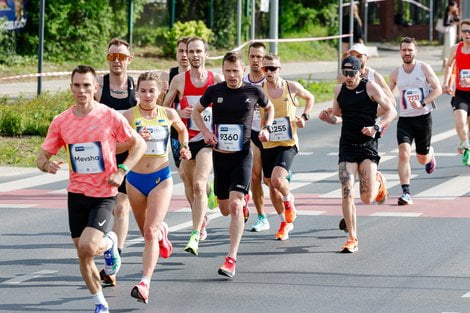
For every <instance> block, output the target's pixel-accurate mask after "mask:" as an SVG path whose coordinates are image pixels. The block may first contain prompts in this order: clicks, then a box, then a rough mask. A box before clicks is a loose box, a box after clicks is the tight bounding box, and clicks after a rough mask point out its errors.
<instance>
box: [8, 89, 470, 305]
mask: <svg viewBox="0 0 470 313" xmlns="http://www.w3.org/2000/svg"><path fill="white" fill-rule="evenodd" d="M438 105H439V109H438V110H437V111H436V112H435V113H434V114H433V116H434V143H433V146H434V148H435V151H436V154H437V162H438V165H437V169H436V171H435V172H434V173H433V174H432V175H428V174H426V173H425V171H424V168H423V167H422V166H420V165H419V164H418V163H417V162H416V160H413V162H412V174H413V175H414V176H413V179H412V183H411V191H412V194H413V197H414V198H413V199H414V202H415V204H414V205H412V206H406V207H402V206H397V205H396V200H397V197H398V196H399V195H400V193H401V191H400V187H399V182H398V176H397V170H396V166H397V151H396V140H395V123H394V124H393V125H392V126H391V127H390V129H389V130H388V133H387V134H386V135H385V138H383V139H382V141H381V144H380V150H381V151H382V162H381V164H380V166H379V167H380V170H382V172H383V173H384V174H385V176H386V177H387V179H388V182H389V186H390V188H389V191H390V193H391V198H390V200H389V201H388V202H387V203H386V204H385V205H383V206H378V205H375V204H374V205H367V206H366V205H362V204H359V203H360V202H359V201H358V202H357V203H358V215H359V218H358V229H359V251H358V252H357V253H355V254H351V255H345V254H340V253H338V250H339V248H340V247H341V245H342V244H343V243H344V242H345V240H346V234H345V233H344V232H342V231H340V230H338V221H339V219H340V216H341V209H340V203H341V201H340V197H339V183H338V180H337V175H336V171H337V165H336V164H337V155H336V153H337V142H338V136H339V130H340V129H339V127H337V126H331V125H327V124H324V123H322V122H320V121H319V120H318V119H314V120H313V121H311V122H310V123H309V124H308V127H307V128H306V129H304V130H302V131H301V133H300V137H301V153H300V154H299V155H298V156H297V157H296V159H295V164H294V166H293V172H294V175H293V181H292V189H293V193H294V195H295V196H296V205H297V208H298V210H299V217H298V218H297V220H296V222H295V229H294V230H293V231H292V232H291V235H290V239H289V240H287V241H282V242H281V241H276V240H274V234H275V232H276V230H277V228H278V226H279V218H278V217H277V216H276V215H275V214H271V215H269V221H270V223H271V229H270V230H269V231H266V232H261V233H253V232H250V231H246V232H245V234H244V237H243V238H242V242H241V248H240V254H239V257H238V262H237V273H236V276H235V277H234V279H233V280H226V279H224V278H222V277H221V276H219V275H217V269H218V267H219V266H220V265H221V263H222V262H223V257H224V255H225V253H226V251H227V249H228V243H229V237H228V223H229V219H228V218H225V217H221V216H220V214H219V213H218V212H217V211H214V212H210V218H211V221H210V224H209V227H208V234H209V236H208V239H207V241H205V242H203V243H201V245H200V254H199V256H198V257H195V256H192V255H190V254H188V253H186V252H184V251H183V247H184V245H185V244H186V241H187V239H188V237H189V234H190V228H191V226H190V220H191V217H190V212H189V209H188V205H187V203H185V201H184V200H183V199H184V197H183V189H182V186H181V182H180V180H179V178H178V177H177V174H174V175H173V177H174V181H175V190H174V199H173V201H172V204H171V209H170V211H171V212H170V213H169V214H168V216H167V222H168V224H169V225H170V230H171V233H170V240H171V241H172V242H173V245H174V254H173V256H172V257H171V258H169V259H166V260H160V261H159V264H158V265H157V270H156V272H155V273H154V276H153V280H152V284H151V295H150V303H149V304H147V305H144V304H142V303H137V302H136V301H135V300H134V299H133V298H131V297H130V295H129V293H130V290H131V288H132V286H133V285H134V284H135V283H137V282H138V280H139V279H140V276H141V270H142V266H141V254H142V250H143V241H142V238H141V237H140V235H139V233H138V230H137V227H136V225H135V223H134V222H133V221H132V225H131V230H130V233H129V237H128V243H127V248H126V249H125V251H124V257H123V266H122V268H121V271H120V273H119V277H118V285H117V286H116V287H112V288H106V289H105V290H104V294H105V296H106V298H107V299H108V301H109V303H110V305H111V312H159V313H160V312H161V313H163V312H165V313H167V312H175V313H179V312H195V313H199V312H201V313H202V312H204V313H205V312H220V313H231V312H270V313H271V312H272V313H277V312H321V313H323V312H338V313H339V312H348V313H356V312H357V313H369V312H370V313H379V312H380V313H381V312H384V313H396V312H410V313H411V312H412V313H430V312H438V313H441V312H460V313H464V312H470V309H469V308H470V299H469V297H470V249H469V248H468V229H469V228H470V219H469V218H470V210H469V209H468V203H469V201H468V200H469V198H468V196H469V195H470V184H469V182H470V168H467V167H463V166H462V165H461V160H460V157H459V156H458V155H457V153H456V145H457V141H458V140H457V137H456V135H455V132H454V131H453V120H452V115H451V114H452V112H451V109H450V105H449V97H441V98H440V100H439V102H438ZM66 177H67V172H65V171H63V172H61V173H59V174H58V175H57V176H53V175H45V174H41V173H40V172H39V171H37V170H35V169H15V170H14V171H12V170H7V169H5V168H2V169H0V212H1V215H0V216H1V218H0V312H91V311H92V309H93V303H92V300H91V297H90V295H89V293H88V290H87V289H86V288H85V286H84V283H83V282H82V279H81V276H80V273H79V270H78V263H77V258H76V256H75V250H74V247H73V244H72V241H71V239H70V238H69V235H68V229H67V213H66V209H65V207H66V201H65V193H64V188H65V187H66ZM267 202H269V200H267ZM268 210H269V212H270V213H273V210H272V207H270V206H269V209H268ZM252 213H253V214H252V217H251V218H250V220H249V222H248V225H247V229H248V226H249V225H250V224H251V223H252V222H254V216H255V214H254V208H252ZM96 260H97V263H99V264H103V261H102V259H101V258H99V257H98V258H97V259H96Z"/></svg>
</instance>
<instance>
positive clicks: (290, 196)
mask: <svg viewBox="0 0 470 313" xmlns="http://www.w3.org/2000/svg"><path fill="white" fill-rule="evenodd" d="M292 198H293V195H292V194H291V193H290V192H289V193H288V194H287V195H285V196H282V201H291V200H292Z"/></svg>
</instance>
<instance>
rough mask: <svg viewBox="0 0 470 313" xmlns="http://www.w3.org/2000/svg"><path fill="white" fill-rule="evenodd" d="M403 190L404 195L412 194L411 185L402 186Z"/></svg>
mask: <svg viewBox="0 0 470 313" xmlns="http://www.w3.org/2000/svg"><path fill="white" fill-rule="evenodd" d="M401 190H403V193H410V185H409V184H403V185H401Z"/></svg>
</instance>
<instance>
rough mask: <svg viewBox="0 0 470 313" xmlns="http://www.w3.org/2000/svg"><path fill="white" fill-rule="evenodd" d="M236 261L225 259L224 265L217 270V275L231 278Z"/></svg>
mask: <svg viewBox="0 0 470 313" xmlns="http://www.w3.org/2000/svg"><path fill="white" fill-rule="evenodd" d="M236 263H237V260H235V259H234V258H231V257H229V256H228V257H226V258H225V262H224V264H222V266H221V267H220V268H219V271H218V273H219V275H222V276H227V277H228V278H232V277H233V276H235V266H236Z"/></svg>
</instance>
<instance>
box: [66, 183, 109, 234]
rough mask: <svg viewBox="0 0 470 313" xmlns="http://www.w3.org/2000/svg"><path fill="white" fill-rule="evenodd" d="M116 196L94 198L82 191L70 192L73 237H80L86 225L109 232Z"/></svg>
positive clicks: (70, 222)
mask: <svg viewBox="0 0 470 313" xmlns="http://www.w3.org/2000/svg"><path fill="white" fill-rule="evenodd" d="M115 202H116V197H108V198H94V197H88V196H85V195H84V194H81V193H73V192H69V193H68V211H69V227H70V233H71V236H72V238H78V237H80V235H81V234H82V232H83V230H84V229H85V227H92V228H96V229H98V230H101V231H102V232H103V233H106V232H107V229H108V225H110V223H111V218H112V214H113V207H114V204H115Z"/></svg>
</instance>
